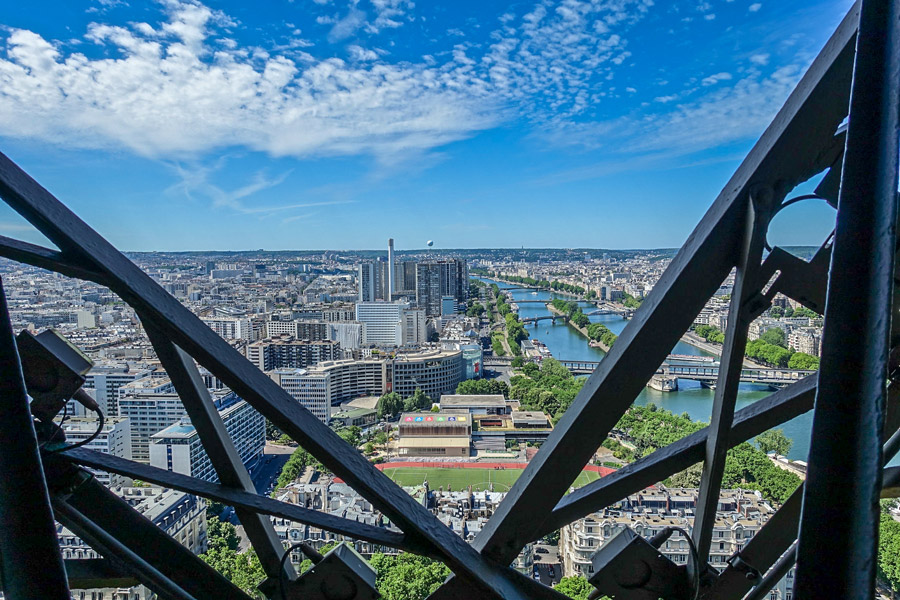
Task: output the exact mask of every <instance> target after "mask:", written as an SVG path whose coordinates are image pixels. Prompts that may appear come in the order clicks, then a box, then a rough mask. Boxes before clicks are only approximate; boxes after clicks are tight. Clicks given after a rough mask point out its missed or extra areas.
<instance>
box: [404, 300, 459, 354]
mask: <svg viewBox="0 0 900 600" xmlns="http://www.w3.org/2000/svg"><path fill="white" fill-rule="evenodd" d="M454 302H455V300H454ZM402 317H403V323H402V325H403V343H404V344H409V345H418V344H424V343H425V342H427V341H428V326H427V321H426V320H425V309H423V308H411V309H408V310H405V311H403V314H402Z"/></svg>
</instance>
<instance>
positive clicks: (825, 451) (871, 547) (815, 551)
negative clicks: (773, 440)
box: [795, 0, 900, 600]
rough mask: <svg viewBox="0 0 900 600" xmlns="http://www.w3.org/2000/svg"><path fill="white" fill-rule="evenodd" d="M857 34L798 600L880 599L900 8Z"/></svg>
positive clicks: (874, 16)
mask: <svg viewBox="0 0 900 600" xmlns="http://www.w3.org/2000/svg"><path fill="white" fill-rule="evenodd" d="M858 23H859V35H858V36H857V44H856V57H855V64H854V69H853V84H852V92H851V97H850V111H849V118H848V128H847V139H846V149H845V151H844V161H843V170H842V174H841V187H840V194H839V197H838V209H837V225H836V228H835V236H834V248H833V250H832V256H831V269H830V276H829V281H828V294H827V297H826V303H825V327H824V330H823V332H822V348H823V351H822V359H821V362H820V368H821V374H820V384H821V385H820V386H819V388H818V391H817V393H816V412H815V416H814V418H813V428H812V437H811V442H810V453H809V461H808V462H809V466H808V469H807V479H806V485H805V487H804V489H805V490H806V492H805V494H804V497H803V512H802V517H801V524H800V537H799V544H798V547H797V579H796V588H795V589H796V594H797V597H798V598H824V597H836V598H845V599H847V600H852V599H854V598H859V599H862V598H871V597H872V594H873V593H874V588H875V572H876V564H877V559H878V554H877V551H878V544H877V542H876V540H877V537H878V521H879V517H878V513H879V506H878V498H879V493H880V490H881V477H882V452H883V449H882V443H881V440H882V429H883V421H884V406H885V388H886V385H885V384H886V381H887V367H888V354H889V351H890V346H889V336H890V325H891V323H890V322H891V317H892V314H891V313H892V292H893V290H892V287H893V275H894V259H895V252H896V227H897V214H898V211H897V179H898V178H897V174H898V145H900V1H898V0H862V7H861V10H860V14H859V21H858ZM895 318H896V316H895ZM835 523H840V526H838V527H823V524H835ZM825 548H828V549H829V551H823V549H825Z"/></svg>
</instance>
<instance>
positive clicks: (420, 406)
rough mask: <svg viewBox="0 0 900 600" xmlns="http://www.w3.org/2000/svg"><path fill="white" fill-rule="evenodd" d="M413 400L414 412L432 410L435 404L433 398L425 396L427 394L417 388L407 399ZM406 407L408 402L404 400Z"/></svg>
mask: <svg viewBox="0 0 900 600" xmlns="http://www.w3.org/2000/svg"><path fill="white" fill-rule="evenodd" d="M409 399H412V401H413V406H414V407H415V409H414V410H425V409H426V408H428V409H430V408H431V405H432V404H434V402H432V400H431V398H429V397H428V396H426V395H425V392H423V391H422V390H420V389H419V388H416V391H415V392H413V395H412V396H410V397H409V398H407V400H409ZM405 405H406V401H405V400H404V407H405Z"/></svg>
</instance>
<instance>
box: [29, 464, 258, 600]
mask: <svg viewBox="0 0 900 600" xmlns="http://www.w3.org/2000/svg"><path fill="white" fill-rule="evenodd" d="M73 452H74V450H73ZM46 464H47V472H48V474H51V475H53V479H52V480H53V482H54V485H55V486H57V487H58V491H55V492H54V496H55V498H54V506H55V507H57V509H60V508H62V509H68V508H71V509H72V510H73V511H74V513H72V514H74V516H75V518H76V519H77V518H82V517H83V519H84V520H86V521H87V522H89V523H90V524H92V525H93V526H96V528H97V529H98V530H102V531H104V532H106V533H107V534H108V535H109V536H110V538H112V539H113V540H114V541H115V544H116V551H115V553H113V554H104V556H105V557H106V558H113V557H114V556H125V555H124V554H120V550H122V549H124V551H126V552H127V553H128V556H130V555H132V554H133V555H134V556H135V557H137V558H138V559H139V560H140V561H142V562H144V563H147V564H149V565H152V566H153V568H154V569H157V570H159V571H160V572H162V573H165V577H166V579H169V580H171V581H172V582H173V583H174V585H176V586H177V587H179V588H181V589H182V590H184V591H185V593H186V594H188V595H189V596H193V597H195V598H201V599H202V598H226V599H229V600H230V599H235V600H249V596H248V595H247V594H245V593H244V592H242V591H241V590H240V588H238V587H237V586H235V585H234V584H232V583H231V582H230V581H228V580H227V579H225V577H223V576H222V575H220V574H219V573H218V572H216V570H215V569H213V568H212V567H211V566H209V565H208V564H206V563H205V562H203V560H201V559H200V558H199V557H197V556H196V555H194V553H193V552H191V551H190V550H189V549H188V548H185V547H184V546H182V545H181V544H179V543H178V542H177V541H176V540H175V539H174V538H172V537H171V536H169V535H168V534H166V532H164V531H163V530H162V529H160V528H159V527H157V526H156V525H155V524H154V523H153V522H152V521H150V520H149V519H147V518H146V517H144V516H143V515H142V514H140V513H138V512H137V511H136V510H135V509H134V508H132V507H131V506H129V504H128V503H127V502H125V501H124V500H123V499H122V498H119V497H118V496H116V495H115V494H114V493H112V492H111V491H110V490H109V489H108V488H106V487H105V486H104V485H103V484H101V483H100V482H98V481H97V480H96V479H94V478H93V477H92V476H91V475H90V474H89V473H87V472H86V471H84V470H83V469H79V468H77V467H74V466H72V465H71V464H70V463H69V462H68V461H66V460H64V458H63V457H62V456H59V455H53V457H52V460H51V459H50V458H49V457H48V460H47V463H46ZM57 497H58V501H57ZM75 513H77V514H75ZM92 531H93V530H92ZM76 533H79V535H80V532H79V531H76ZM104 539H105V538H104ZM87 541H88V543H91V540H90V539H87ZM104 543H105V542H104ZM98 550H99V548H98ZM101 554H102V551H101ZM129 564H130V565H132V566H135V565H138V566H140V563H135V562H134V561H129ZM136 574H137V573H136Z"/></svg>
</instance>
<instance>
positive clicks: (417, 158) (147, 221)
mask: <svg viewBox="0 0 900 600" xmlns="http://www.w3.org/2000/svg"><path fill="white" fill-rule="evenodd" d="M851 4H852V3H851V2H850V1H849V0H840V1H834V0H823V1H810V2H796V1H783V0H782V1H778V2H776V1H775V0H700V1H697V0H694V1H681V0H674V1H664V0H596V1H590V0H563V1H549V0H548V1H542V2H535V1H534V0H528V1H525V2H515V3H506V2H499V1H497V2H495V1H488V2H485V1H483V0H482V1H480V2H473V1H468V0H453V1H451V2H437V1H434V2H432V1H428V2H424V1H419V2H411V1H407V0H356V1H353V0H351V1H349V2H348V1H345V0H311V1H302V0H296V1H293V2H292V1H288V0H269V1H266V2H256V3H246V2H237V1H230V2H225V1H212V0H210V1H207V2H205V3H200V2H195V1H184V0H163V1H161V2H136V1H134V2H125V1H123V0H92V1H84V2H78V1H76V0H57V1H49V0H30V1H29V2H21V3H10V5H9V6H6V7H4V11H3V15H2V16H0V150H2V151H3V152H4V153H5V154H7V155H8V156H10V157H11V158H12V159H13V160H15V161H16V162H18V163H19V164H20V165H21V166H23V167H24V168H25V169H26V170H27V171H28V172H29V173H31V174H32V175H33V176H34V177H35V178H36V179H37V180H38V181H39V182H41V183H42V184H43V185H44V186H45V187H47V188H48V189H49V190H50V191H52V192H53V193H54V194H56V195H57V197H59V198H60V199H61V200H63V201H64V202H65V203H67V204H68V205H69V206H70V207H71V208H72V209H73V210H74V211H75V212H76V213H77V214H78V215H79V216H81V217H82V218H83V219H85V220H86V221H87V222H88V223H89V224H91V225H92V226H93V227H95V228H96V229H97V230H98V231H100V233H102V234H103V235H105V236H106V237H107V238H108V239H110V241H112V242H113V243H114V244H116V245H117V246H118V247H120V248H122V249H124V250H187V249H197V250H207V249H218V250H241V249H255V248H266V249H294V248H296V249H312V248H332V249H365V248H376V247H382V246H384V245H385V240H386V238H387V237H390V236H393V237H394V238H395V239H396V243H397V247H398V248H401V249H406V248H419V247H422V246H423V245H424V243H425V241H426V240H429V239H433V240H434V241H435V245H436V246H437V247H444V248H453V247H518V246H523V245H524V246H530V247H603V248H658V247H673V246H679V245H681V244H682V243H683V242H684V240H685V239H686V237H687V236H688V234H689V233H690V231H691V230H692V228H693V227H694V225H695V224H696V222H697V221H698V220H699V218H700V217H701V216H702V215H703V213H704V212H705V210H706V209H707V208H708V207H709V205H710V203H711V202H712V200H713V198H714V197H715V196H716V194H717V193H718V191H719V189H720V188H721V187H722V185H724V183H725V182H726V181H727V179H728V177H729V176H730V175H731V173H732V172H733V171H734V169H735V168H736V167H737V165H738V164H739V163H740V160H741V159H742V157H743V155H744V154H745V153H746V152H747V150H748V149H749V148H750V147H751V146H752V144H753V142H754V141H755V140H756V139H757V138H758V137H759V135H760V134H761V133H762V131H763V130H764V128H765V126H766V125H767V124H768V122H769V121H770V119H771V118H772V116H774V114H775V113H776V112H777V110H778V108H780V106H781V104H782V103H783V102H784V100H785V99H786V97H787V95H788V94H789V93H790V91H791V89H792V88H793V86H794V84H795V83H796V81H797V80H798V79H799V77H800V76H801V75H802V74H803V72H804V70H805V69H806V67H807V66H808V65H809V63H810V62H811V61H812V59H813V58H814V57H815V55H816V54H817V53H818V51H819V50H820V48H821V47H822V45H823V44H824V42H825V40H826V39H827V37H828V36H829V35H830V33H831V31H832V30H833V29H834V27H835V26H836V25H837V23H838V22H839V21H840V19H841V18H842V17H843V15H844V13H845V12H846V11H847V10H848V9H849V7H850V5H851ZM805 204H806V203H804V205H798V207H796V208H794V207H792V208H791V209H788V210H787V211H785V214H784V216H783V217H782V216H779V218H778V220H777V221H776V222H775V223H774V224H773V225H772V229H771V231H770V239H771V240H772V241H773V242H775V243H781V244H819V243H820V242H821V241H822V239H823V238H824V235H825V234H826V233H827V232H828V231H830V229H831V226H832V224H833V219H834V215H833V212H832V211H831V210H830V209H828V208H827V207H825V206H824V205H816V204H815V203H813V204H810V205H809V206H806V205H805ZM0 234H3V235H8V236H13V237H18V238H20V239H25V240H28V241H35V240H38V239H39V238H38V237H36V234H35V233H34V232H33V231H31V230H30V229H29V228H28V226H27V224H25V223H24V222H23V221H22V220H21V219H20V218H19V217H18V216H17V215H15V213H13V212H12V211H10V210H8V209H6V208H5V207H4V208H2V209H0Z"/></svg>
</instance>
